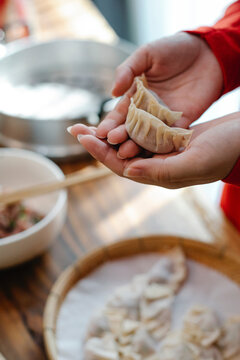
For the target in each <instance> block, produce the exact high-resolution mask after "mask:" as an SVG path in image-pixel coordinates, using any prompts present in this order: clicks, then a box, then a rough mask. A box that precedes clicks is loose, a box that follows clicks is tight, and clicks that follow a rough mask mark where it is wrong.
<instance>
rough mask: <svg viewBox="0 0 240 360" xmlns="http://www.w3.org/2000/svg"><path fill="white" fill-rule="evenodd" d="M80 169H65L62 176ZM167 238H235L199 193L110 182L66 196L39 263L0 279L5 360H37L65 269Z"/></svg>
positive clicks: (233, 241)
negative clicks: (112, 247)
mask: <svg viewBox="0 0 240 360" xmlns="http://www.w3.org/2000/svg"><path fill="white" fill-rule="evenodd" d="M83 165H86V161H85V162H80V163H75V164H65V165H64V166H62V168H63V170H64V172H65V173H69V172H71V171H75V170H77V169H79V168H81V167H83ZM162 233H164V234H174V235H179V236H185V237H190V238H194V239H198V240H201V241H205V242H214V241H215V242H216V243H217V245H218V244H224V243H226V244H230V246H232V247H233V248H234V249H235V250H236V251H239V252H240V237H239V234H238V233H237V232H236V230H235V229H234V228H233V227H232V225H231V224H230V223H229V222H228V221H227V220H226V219H225V217H224V216H223V214H222V213H221V211H220V209H218V208H217V207H216V206H215V205H213V204H211V203H209V202H208V201H207V199H204V197H203V194H202V192H201V190H199V189H198V188H195V189H194V188H189V189H185V190H176V191H175V190H174V191H173V190H166V189H162V188H158V187H154V186H148V185H142V184H137V183H134V182H132V181H130V180H127V179H124V178H120V177H118V176H117V175H114V174H113V175H110V176H108V177H106V178H103V179H99V180H97V181H92V182H90V183H87V184H84V185H81V186H75V187H73V188H71V190H70V191H69V203H68V216H67V220H66V223H65V225H64V227H63V230H62V232H61V234H60V236H59V237H58V239H57V240H56V242H55V243H54V245H53V246H52V247H51V248H50V249H49V251H47V252H46V253H45V254H44V255H42V256H41V257H39V258H37V259H35V260H33V261H31V262H29V263H27V264H25V265H22V266H19V267H17V268H14V269H9V270H5V271H1V272H0V351H1V352H2V353H3V354H4V355H5V357H6V359H7V360H16V359H17V360H33V359H34V360H40V359H44V358H45V354H44V347H43V340H42V313H43V309H44V305H45V302H46V298H47V296H48V293H49V291H50V289H51V286H52V284H53V283H54V281H55V280H56V279H57V277H58V276H59V275H60V273H61V271H62V270H64V269H65V268H66V267H67V266H68V265H70V264H72V263H73V262H74V261H75V260H76V259H78V258H79V257H81V256H82V255H83V254H85V253H86V252H87V251H89V250H91V249H94V248H96V247H98V246H99V245H102V244H106V243H111V242H113V241H119V240H120V239H124V238H128V237H131V236H141V235H147V234H162Z"/></svg>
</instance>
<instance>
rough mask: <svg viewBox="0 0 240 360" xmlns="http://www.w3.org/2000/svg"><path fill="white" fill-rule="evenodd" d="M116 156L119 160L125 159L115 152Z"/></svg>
mask: <svg viewBox="0 0 240 360" xmlns="http://www.w3.org/2000/svg"><path fill="white" fill-rule="evenodd" d="M117 158H118V159H120V160H124V159H126V158H125V157H124V156H121V155H119V153H117Z"/></svg>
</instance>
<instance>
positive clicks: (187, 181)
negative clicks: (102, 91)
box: [71, 33, 240, 188]
mask: <svg viewBox="0 0 240 360" xmlns="http://www.w3.org/2000/svg"><path fill="white" fill-rule="evenodd" d="M143 72H144V73H145V75H146V77H147V80H148V84H149V88H150V89H152V90H153V91H154V92H156V93H157V94H158V95H159V96H160V97H161V98H162V99H163V101H164V102H165V103H166V104H167V105H168V106H169V107H170V108H171V109H172V110H177V111H183V117H182V119H181V120H179V121H178V122H177V123H176V124H174V126H179V127H188V126H189V124H191V123H192V122H193V121H194V120H196V119H197V118H198V117H199V116H200V115H201V114H202V113H203V112H204V111H205V110H206V109H207V108H208V107H209V106H210V105H211V104H212V103H213V102H214V101H215V100H216V99H217V98H218V97H219V96H220V95H221V91H222V86H223V78H222V72H221V69H220V66H219V64H218V62H217V60H216V58H215V56H214V55H213V53H212V52H211V50H210V48H209V47H208V46H207V44H206V43H205V42H204V41H203V40H201V39H200V38H198V37H196V36H192V35H188V34H186V33H180V34H177V35H175V36H172V37H169V38H166V39H162V40H159V41H157V42H155V43H153V44H150V45H146V46H144V47H142V48H140V49H139V50H138V51H137V52H136V53H134V54H133V55H132V56H131V57H130V58H129V59H127V60H126V61H125V63H123V64H122V65H121V66H120V67H119V68H118V70H117V76H116V82H115V85H114V88H113V94H114V95H116V96H120V95H122V94H123V93H125V92H126V91H127V94H126V95H125V96H124V97H123V99H122V100H121V101H120V103H119V104H118V105H117V106H116V108H115V109H114V110H113V111H112V112H111V113H109V114H108V115H107V117H106V119H105V120H103V122H102V123H101V124H100V125H99V127H98V128H97V129H96V128H93V127H92V128H87V127H86V126H84V125H75V126H74V127H73V128H72V129H71V134H72V135H74V136H76V137H77V136H78V138H79V136H81V139H80V140H79V141H80V142H81V144H82V145H83V146H84V147H85V148H86V149H87V150H88V151H89V152H90V154H91V155H92V156H94V157H95V158H96V159H97V160H99V161H101V162H102V163H103V164H105V165H106V166H107V167H109V168H110V169H111V170H113V171H114V172H116V173H117V174H118V175H120V176H126V177H129V178H131V179H132V180H135V181H138V182H142V183H147V184H154V185H159V186H164V187H167V188H179V187H183V186H189V185H196V184H202V183H208V182H212V181H216V180H219V179H223V178H224V177H226V176H227V175H228V173H229V172H230V171H231V169H232V167H233V166H234V164H235V162H236V161H237V159H238V157H239V155H240V149H239V138H240V114H239V113H236V114H232V115H228V116H226V117H223V118H221V119H217V120H214V121H211V122H208V123H205V124H201V125H198V126H193V127H192V129H193V130H194V132H193V137H192V140H191V142H190V144H189V146H188V147H187V148H186V149H185V150H184V151H183V152H180V153H171V154H164V155H159V154H149V153H148V154H147V156H148V158H146V152H145V153H144V154H143V152H142V149H141V148H140V147H139V146H138V145H137V144H135V143H134V142H133V141H132V140H130V139H129V138H128V134H127V132H126V128H125V125H124V123H125V121H126V115H127V112H128V106H129V103H130V99H129V97H130V94H131V91H132V90H131V86H132V83H133V80H134V77H135V76H138V75H141V74H142V73H143ZM112 145H116V146H112ZM137 156H138V157H137Z"/></svg>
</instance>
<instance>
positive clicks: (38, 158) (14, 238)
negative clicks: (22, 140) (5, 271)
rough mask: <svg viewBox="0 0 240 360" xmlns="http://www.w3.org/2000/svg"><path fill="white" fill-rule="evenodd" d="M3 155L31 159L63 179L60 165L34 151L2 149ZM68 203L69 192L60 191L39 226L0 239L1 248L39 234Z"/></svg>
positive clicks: (0, 152)
mask: <svg viewBox="0 0 240 360" xmlns="http://www.w3.org/2000/svg"><path fill="white" fill-rule="evenodd" d="M3 155H5V156H7V157H15V158H22V159H23V158H24V159H29V160H32V161H35V162H37V163H39V164H41V165H43V166H45V167H46V168H47V169H49V170H50V172H51V173H52V174H54V175H55V176H56V179H59V180H61V179H63V178H64V173H63V172H62V170H61V169H60V168H59V166H58V165H56V164H55V163H54V162H53V161H52V160H50V159H48V158H46V157H45V156H43V155H40V154H38V153H35V152H33V151H29V150H23V149H17V148H1V149H0V157H2V156H3ZM66 202H67V191H66V190H61V191H59V194H58V197H57V200H56V202H55V204H54V206H53V207H52V209H51V210H50V211H49V212H48V213H47V214H46V215H45V216H44V217H43V219H42V220H40V221H39V222H38V223H37V224H34V225H33V226H31V227H30V228H29V229H27V230H24V231H21V232H20V233H17V234H14V235H10V236H7V237H5V238H2V239H0V247H1V246H4V245H8V244H11V243H14V242H18V241H21V240H23V239H25V238H27V237H30V236H32V235H33V234H36V233H38V232H39V231H40V230H42V229H43V228H45V227H46V226H47V225H48V224H49V223H50V222H51V221H52V220H53V219H54V217H55V216H56V215H57V213H58V212H59V211H60V210H61V209H62V208H64V206H65V204H66Z"/></svg>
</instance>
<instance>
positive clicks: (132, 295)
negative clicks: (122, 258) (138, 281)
mask: <svg viewBox="0 0 240 360" xmlns="http://www.w3.org/2000/svg"><path fill="white" fill-rule="evenodd" d="M140 296H141V292H140V291H137V290H136V289H135V290H133V288H132V284H131V283H130V284H128V285H124V286H121V287H119V288H118V289H117V290H116V291H115V293H114V294H113V296H112V297H111V298H110V299H109V301H108V303H107V308H109V309H115V310H116V311H118V310H123V311H125V312H126V317H127V318H129V319H132V320H138V318H139V301H140Z"/></svg>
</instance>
